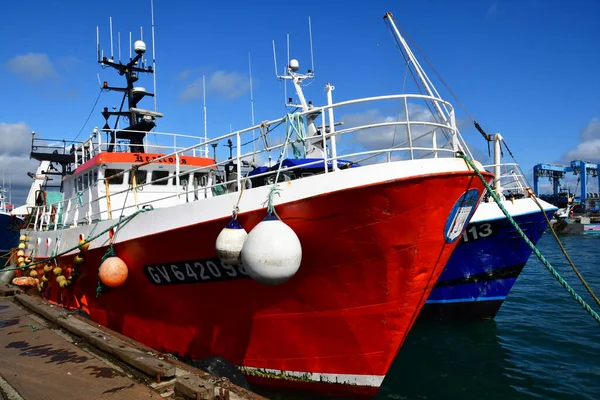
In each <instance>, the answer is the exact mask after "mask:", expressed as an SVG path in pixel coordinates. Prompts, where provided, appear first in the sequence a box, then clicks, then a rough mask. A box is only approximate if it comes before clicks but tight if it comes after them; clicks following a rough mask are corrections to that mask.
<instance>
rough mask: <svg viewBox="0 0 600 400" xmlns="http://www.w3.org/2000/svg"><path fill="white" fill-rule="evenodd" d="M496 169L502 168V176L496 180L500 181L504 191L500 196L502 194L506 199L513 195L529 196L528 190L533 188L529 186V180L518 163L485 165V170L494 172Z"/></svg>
mask: <svg viewBox="0 0 600 400" xmlns="http://www.w3.org/2000/svg"><path fill="white" fill-rule="evenodd" d="M496 167H500V175H499V176H496V177H495V180H499V183H500V187H501V190H502V193H498V194H501V195H503V196H505V197H509V196H511V195H512V196H515V195H522V196H524V197H528V196H529V194H528V192H527V189H528V188H530V187H531V186H529V183H527V178H526V177H525V175H524V174H523V171H521V168H520V167H519V165H518V164H517V163H501V164H489V165H484V168H485V169H486V170H488V171H490V172H493V171H494V169H495V168H496Z"/></svg>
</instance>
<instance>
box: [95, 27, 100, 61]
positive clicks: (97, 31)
mask: <svg viewBox="0 0 600 400" xmlns="http://www.w3.org/2000/svg"><path fill="white" fill-rule="evenodd" d="M96 50H97V51H98V61H100V60H101V58H100V28H99V27H98V25H96Z"/></svg>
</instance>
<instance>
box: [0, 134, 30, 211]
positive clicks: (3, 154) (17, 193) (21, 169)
mask: <svg viewBox="0 0 600 400" xmlns="http://www.w3.org/2000/svg"><path fill="white" fill-rule="evenodd" d="M0 143H2V146H0V179H1V175H2V173H4V178H5V183H6V186H7V187H8V186H9V182H10V184H11V185H12V201H13V203H14V204H16V205H17V206H18V205H21V204H22V203H23V202H24V201H25V197H26V196H27V193H28V191H29V187H30V186H31V178H30V177H29V176H27V172H35V171H36V168H37V166H38V162H37V161H35V160H32V159H30V158H29V151H30V149H31V128H29V126H27V124H24V123H16V124H7V123H1V122H0ZM0 182H1V181H0Z"/></svg>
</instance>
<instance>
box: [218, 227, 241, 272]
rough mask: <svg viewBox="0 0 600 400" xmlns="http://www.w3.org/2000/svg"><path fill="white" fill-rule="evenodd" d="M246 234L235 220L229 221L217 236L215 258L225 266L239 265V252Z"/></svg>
mask: <svg viewBox="0 0 600 400" xmlns="http://www.w3.org/2000/svg"><path fill="white" fill-rule="evenodd" d="M247 236H248V232H246V230H245V229H244V227H242V225H240V223H239V222H238V220H237V219H236V218H231V221H229V223H228V224H227V226H226V227H225V228H223V230H222V231H221V233H219V236H217V243H216V245H215V246H216V248H217V257H219V259H220V260H221V261H223V262H224V263H225V264H230V265H239V264H241V263H242V258H241V252H242V246H243V245H244V241H245V240H246V237H247Z"/></svg>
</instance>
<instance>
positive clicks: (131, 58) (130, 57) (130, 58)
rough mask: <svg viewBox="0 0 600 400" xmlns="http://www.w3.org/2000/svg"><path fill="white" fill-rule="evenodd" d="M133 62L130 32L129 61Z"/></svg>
mask: <svg viewBox="0 0 600 400" xmlns="http://www.w3.org/2000/svg"><path fill="white" fill-rule="evenodd" d="M131 60H133V57H132V56H131V31H129V61H131Z"/></svg>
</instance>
